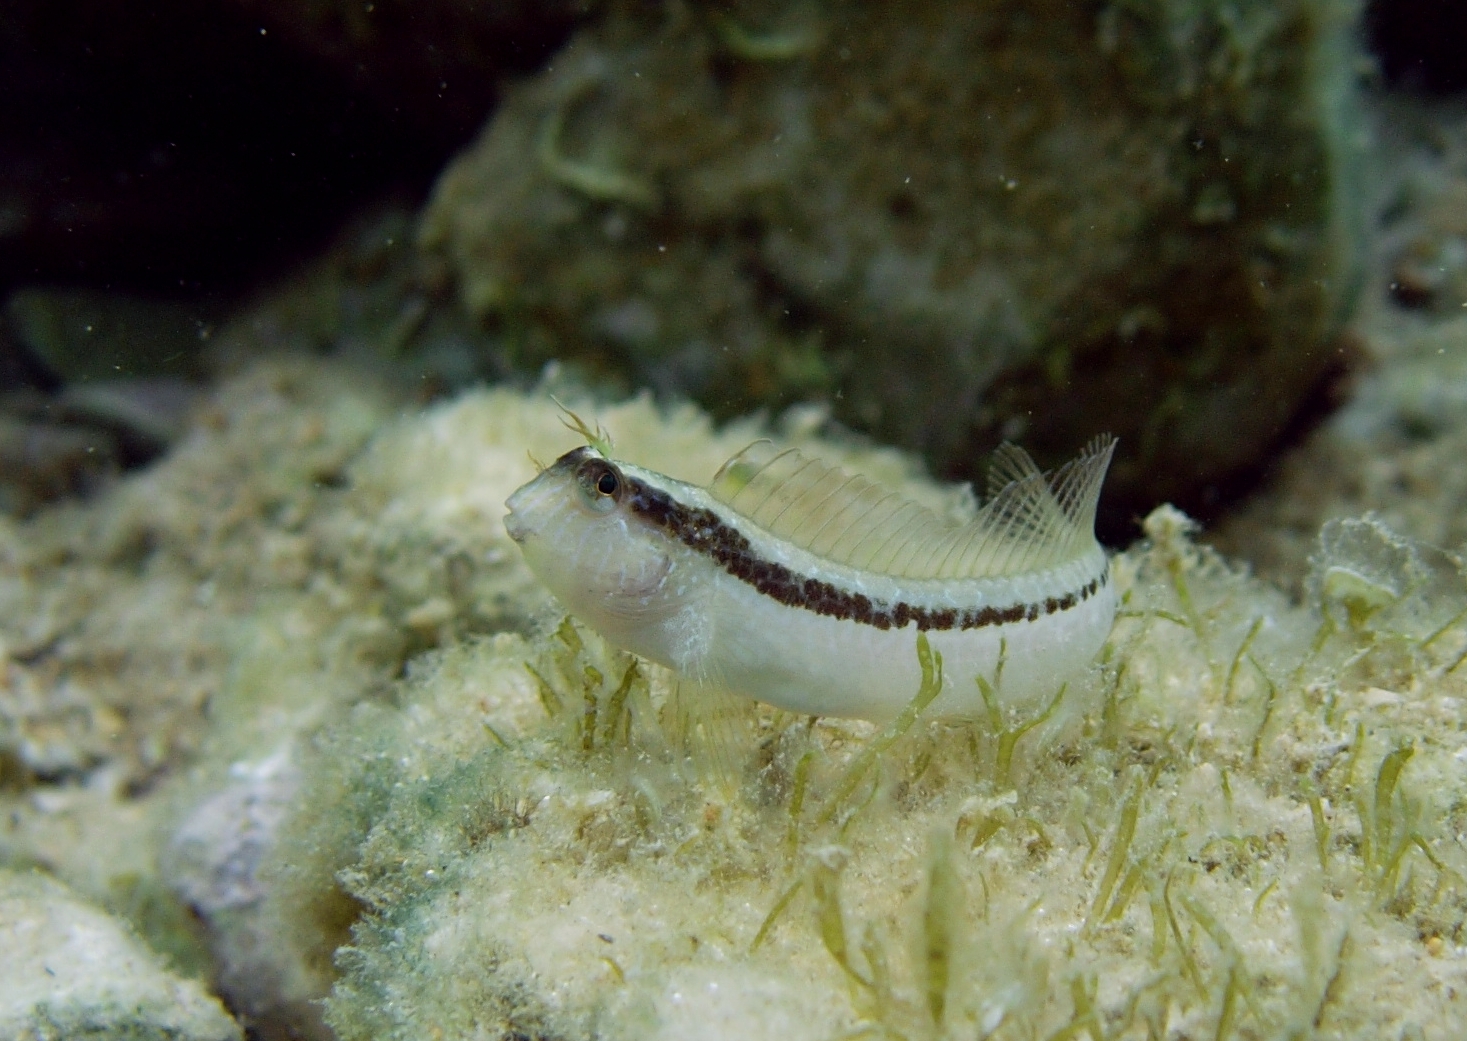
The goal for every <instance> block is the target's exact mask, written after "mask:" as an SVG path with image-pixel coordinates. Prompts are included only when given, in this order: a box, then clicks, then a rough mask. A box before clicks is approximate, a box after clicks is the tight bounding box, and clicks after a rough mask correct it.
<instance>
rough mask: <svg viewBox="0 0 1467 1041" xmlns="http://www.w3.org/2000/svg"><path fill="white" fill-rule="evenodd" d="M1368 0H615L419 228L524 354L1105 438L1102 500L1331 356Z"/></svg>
mask: <svg viewBox="0 0 1467 1041" xmlns="http://www.w3.org/2000/svg"><path fill="white" fill-rule="evenodd" d="M1353 10H1354V8H1353V6H1352V5H1351V4H1349V3H1341V2H1337V0H1288V2H1285V3H1275V2H1267V3H1265V2H1257V3H1253V2H1250V3H1244V4H1238V3H1233V2H1231V0H1229V2H1221V0H1198V2H1174V0H1147V2H1143V3H1125V4H1092V5H1073V4H1068V3H1058V2H1056V3H1041V4H1038V5H1036V4H1034V3H1032V2H1023V3H1019V2H1012V3H1003V4H993V3H956V4H954V3H947V4H927V5H911V4H896V3H886V2H877V0H873V2H846V3H840V2H838V3H833V4H827V5H819V6H817V5H807V6H801V7H798V8H782V7H775V6H773V5H769V4H760V3H749V4H740V5H736V6H735V7H734V8H732V9H729V10H727V11H722V10H720V11H719V12H716V13H715V12H712V11H708V10H703V9H699V8H683V7H678V8H673V9H667V10H666V11H664V10H663V9H662V8H657V9H656V13H651V14H649V13H646V12H638V13H633V14H628V13H626V12H622V13H621V14H615V13H613V14H612V15H609V16H608V17H606V18H605V19H604V20H603V22H602V23H601V24H599V25H598V26H596V27H595V28H592V29H587V30H583V31H582V32H581V33H580V34H579V35H578V36H577V37H576V38H575V40H574V41H573V42H572V43H571V45H570V46H569V47H568V48H567V49H566V50H565V51H563V52H562V53H561V54H560V55H558V56H557V57H556V58H555V60H554V61H553V62H552V63H551V65H550V67H549V68H548V69H547V70H546V71H545V72H544V73H543V74H541V75H540V76H538V77H536V78H535V79H533V80H531V81H530V82H528V83H526V84H524V85H522V86H520V87H519V88H517V89H516V90H515V91H513V92H512V93H511V94H510V95H509V96H508V97H507V99H506V101H505V103H504V105H503V106H502V107H501V109H500V110H499V112H498V113H497V114H496V116H495V117H494V119H493V120H492V121H491V123H490V124H489V126H488V128H487V129H486V130H485V132H484V134H483V135H482V137H481V138H480V140H479V141H478V143H477V144H476V145H475V146H474V147H473V148H471V149H470V150H469V151H468V152H467V153H465V154H464V155H463V156H462V157H461V158H460V159H459V160H458V161H457V162H455V163H454V164H453V165H452V166H451V167H450V168H449V170H448V171H447V172H446V173H445V174H444V176H443V177H442V178H441V180H440V182H439V184H438V187H437V189H436V192H435V196H434V199H433V201H432V203H431V204H430V206H429V208H428V210H427V212H426V214H425V217H424V220H423V225H422V240H423V242H424V243H425V244H426V246H427V247H428V249H429V250H430V251H432V252H434V253H436V254H438V255H440V256H441V257H442V258H443V260H444V262H445V263H446V265H447V269H448V270H449V272H450V273H451V274H452V275H453V277H454V278H455V280H456V282H457V285H458V287H459V293H460V297H461V299H462V300H463V302H464V304H465V305H466V306H467V307H468V308H469V309H470V310H471V311H472V312H473V313H475V314H477V315H478V316H480V317H481V319H482V320H484V321H486V322H488V323H490V324H491V325H493V326H495V327H497V328H499V329H501V330H502V331H503V334H504V335H505V337H506V339H507V340H508V341H509V344H510V346H511V347H512V349H513V350H514V351H515V352H516V354H517V359H518V361H519V362H520V363H521V364H527V365H531V366H537V365H539V364H540V363H542V362H543V361H545V360H546V359H548V358H557V359H577V360H579V361H580V362H581V363H582V364H584V365H586V366H588V367H590V368H593V369H596V370H599V371H601V372H603V373H607V374H612V375H617V376H620V377H622V378H625V379H627V380H628V381H629V382H630V383H631V385H634V386H643V385H649V386H652V387H656V388H659V389H662V390H666V391H675V392H678V393H682V394H691V395H693V396H695V397H696V398H698V399H699V400H701V401H702V402H704V403H705V404H706V405H707V406H708V407H710V408H711V409H713V410H714V411H715V412H716V413H717V414H720V415H733V414H739V413H741V412H743V411H746V410H748V409H749V408H751V407H753V406H756V405H769V404H779V403H783V402H788V401H791V400H797V399H801V398H807V397H813V396H823V397H829V398H831V399H833V400H834V403H835V408H836V413H837V416H838V417H839V418H841V419H843V420H845V421H847V422H849V423H852V424H854V425H856V426H858V427H860V428H862V429H866V430H870V431H874V432H877V433H879V435H880V436H881V437H882V438H883V439H884V440H888V441H891V442H894V443H897V444H901V445H904V446H906V447H909V448H914V449H918V450H921V451H923V452H924V453H925V454H926V455H927V458H928V459H929V460H930V461H931V462H933V463H934V464H935V466H936V467H937V468H938V469H939V470H940V471H944V472H948V473H961V474H965V475H972V474H973V473H974V472H975V471H976V470H977V468H978V461H979V460H980V459H981V458H982V457H983V455H984V454H985V453H984V451H983V449H986V448H987V447H988V446H990V445H991V444H992V443H993V442H994V441H996V440H997V439H998V438H999V436H1007V437H1011V438H1017V439H1021V440H1023V441H1024V442H1025V443H1026V444H1028V445H1030V446H1031V447H1034V448H1036V449H1038V450H1039V451H1040V453H1041V456H1055V457H1058V456H1060V455H1064V454H1067V453H1068V452H1069V451H1071V450H1072V449H1073V447H1074V446H1075V445H1076V444H1079V443H1081V442H1083V441H1084V440H1085V439H1086V438H1088V437H1089V436H1091V435H1092V434H1093V433H1094V432H1095V431H1096V430H1104V429H1109V430H1112V431H1114V432H1115V433H1117V434H1119V435H1120V438H1121V444H1122V449H1121V455H1120V457H1119V458H1118V460H1117V465H1116V467H1115V470H1114V473H1113V476H1112V495H1111V497H1110V499H1109V504H1110V507H1111V509H1113V510H1115V511H1118V512H1121V513H1124V512H1129V511H1133V510H1136V509H1137V508H1149V505H1150V504H1152V503H1154V502H1155V501H1156V500H1157V499H1158V498H1161V497H1171V498H1174V499H1187V498H1190V497H1193V496H1195V495H1196V494H1197V492H1198V491H1199V489H1200V488H1201V487H1202V486H1203V485H1205V484H1208V483H1215V482H1218V481H1220V480H1222V479H1224V478H1225V477H1227V476H1228V475H1229V474H1233V473H1235V472H1236V471H1238V470H1239V469H1240V468H1241V467H1244V466H1246V465H1248V464H1249V463H1251V462H1253V461H1255V460H1257V459H1258V458H1259V457H1260V455H1261V453H1262V452H1263V450H1264V449H1265V448H1266V447H1267V446H1268V445H1269V444H1271V443H1272V441H1273V440H1274V439H1275V438H1276V437H1277V435H1278V433H1279V431H1280V428H1281V427H1282V426H1283V425H1284V424H1285V423H1286V422H1287V421H1288V419H1289V418H1290V417H1291V416H1293V415H1294V414H1295V412H1296V411H1297V410H1298V408H1299V407H1300V403H1301V401H1302V400H1303V399H1304V398H1305V397H1306V396H1307V395H1308V394H1309V393H1310V391H1311V389H1312V388H1314V387H1315V386H1316V384H1317V383H1318V382H1319V380H1320V378H1321V376H1322V374H1323V373H1324V372H1325V370H1326V368H1327V367H1328V366H1329V365H1330V364H1332V359H1333V358H1335V357H1337V355H1336V353H1335V351H1334V350H1333V348H1332V347H1331V346H1330V344H1331V341H1332V339H1333V338H1334V337H1335V336H1336V334H1337V333H1338V332H1339V330H1340V327H1341V323H1342V321H1343V320H1344V318H1345V316H1346V314H1347V313H1348V310H1349V306H1350V303H1351V301H1352V299H1353V295H1354V289H1355V283H1356V280H1357V273H1358V270H1359V266H1360V265H1359V261H1360V258H1359V255H1358V251H1359V247H1358V244H1357V243H1356V241H1355V238H1356V236H1355V230H1356V227H1355V226H1356V223H1357V222H1356V219H1355V213H1354V207H1355V206H1356V205H1357V204H1358V200H1357V199H1356V198H1355V197H1354V196H1352V194H1351V192H1350V186H1351V183H1352V167H1353V166H1354V165H1355V163H1356V162H1357V156H1356V152H1357V150H1358V147H1359V130H1358V127H1357V125H1356V122H1355V118H1354V116H1353V110H1352V107H1351V103H1350V101H1351V85H1350V80H1351V76H1352V72H1351V69H1352V65H1351V62H1352V60H1353V59H1352V51H1351V44H1350V31H1351V18H1352V15H1353ZM1245 412H1246V414H1247V415H1248V416H1249V417H1250V418H1249V420H1248V421H1247V422H1245V423H1240V422H1239V421H1238V417H1239V416H1240V415H1242V414H1244V413H1245ZM1143 488H1144V491H1143Z"/></svg>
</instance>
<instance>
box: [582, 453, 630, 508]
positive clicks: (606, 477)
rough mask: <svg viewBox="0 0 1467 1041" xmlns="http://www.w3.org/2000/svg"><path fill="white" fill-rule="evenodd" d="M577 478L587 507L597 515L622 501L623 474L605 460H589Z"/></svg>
mask: <svg viewBox="0 0 1467 1041" xmlns="http://www.w3.org/2000/svg"><path fill="white" fill-rule="evenodd" d="M576 477H577V479H578V483H579V484H580V486H581V494H582V497H583V498H584V500H585V503H586V505H587V506H589V507H590V508H591V509H593V510H595V511H596V512H597V513H605V512H606V511H608V510H610V509H612V508H613V507H615V505H616V503H617V502H618V500H620V499H621V490H622V479H621V474H619V473H617V471H616V467H614V466H612V465H611V464H610V463H608V462H606V461H605V460H604V459H590V460H587V461H586V462H585V463H584V464H583V465H582V466H581V469H580V472H579V473H578V474H576Z"/></svg>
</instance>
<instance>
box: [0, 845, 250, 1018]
mask: <svg viewBox="0 0 1467 1041" xmlns="http://www.w3.org/2000/svg"><path fill="white" fill-rule="evenodd" d="M0 933H3V935H4V938H5V942H4V943H0V1036H3V1037H7V1038H17V1039H21V1038H26V1039H29V1038H36V1039H49V1038H91V1037H95V1038H129V1039H135V1041H240V1039H241V1038H243V1036H244V1033H243V1031H241V1030H240V1028H239V1025H238V1024H236V1023H235V1021H234V1020H233V1019H232V1018H230V1016H229V1013H227V1012H225V1011H224V1008H223V1006H221V1005H220V1004H219V1001H218V999H217V998H215V997H213V996H211V995H210V994H209V993H208V992H207V991H206V990H205V989H204V987H203V986H202V985H200V984H199V983H198V982H197V981H195V980H187V979H181V978H179V977H178V976H175V975H174V974H173V973H172V972H170V971H169V970H168V969H167V968H166V967H165V966H164V965H163V964H162V963H161V962H160V960H159V959H158V957H157V955H155V954H154V953H153V952H152V951H150V950H148V949H147V947H146V946H145V945H144V944H143V943H141V942H140V941H139V940H138V939H137V937H135V936H133V935H132V934H131V932H130V931H129V930H128V928H127V926H126V925H125V924H124V923H122V922H120V921H118V920H117V919H116V918H113V917H111V916H110V915H108V914H106V913H105V912H103V911H102V910H100V909H99V908H97V907H94V906H91V905H90V904H88V903H86V902H85V901H83V900H81V899H79V898H78V897H77V896H76V895H75V894H73V893H71V892H69V891H68V890H67V889H66V887H65V886H63V885H61V884H60V883H58V882H56V881H55V880H54V879H51V878H48V877H47V876H45V875H43V874H40V873H38V872H31V873H24V872H16V871H6V870H3V869H0Z"/></svg>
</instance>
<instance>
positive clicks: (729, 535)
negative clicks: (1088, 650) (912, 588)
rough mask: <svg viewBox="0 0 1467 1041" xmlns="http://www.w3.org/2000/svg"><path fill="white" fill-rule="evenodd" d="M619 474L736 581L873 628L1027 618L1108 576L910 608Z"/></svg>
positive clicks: (631, 493) (665, 526)
mask: <svg viewBox="0 0 1467 1041" xmlns="http://www.w3.org/2000/svg"><path fill="white" fill-rule="evenodd" d="M624 479H625V481H626V492H627V494H626V496H625V498H624V499H623V502H624V503H625V504H626V506H627V507H628V508H629V509H630V510H631V511H632V512H633V513H635V514H636V515H637V516H639V517H641V518H643V519H644V520H646V521H647V522H648V523H651V524H654V525H656V526H657V527H659V528H661V529H662V530H664V531H666V532H667V533H668V534H669V535H671V536H672V537H673V538H675V539H677V540H678V541H679V542H681V543H682V544H683V545H685V546H687V547H689V548H690V549H692V550H694V551H696V552H698V553H701V554H703V555H704V556H705V557H708V558H709V559H711V560H712V561H714V563H716V564H718V565H719V566H720V567H722V568H723V569H724V570H725V571H727V572H728V573H729V574H730V575H732V576H734V578H737V579H738V580H739V581H741V582H746V583H748V584H749V585H751V586H753V587H754V588H755V589H757V590H758V591H759V592H760V593H763V594H764V595H765V596H767V597H770V598H772V599H774V600H777V601H778V602H779V603H781V604H784V605H786V606H787V607H799V608H803V609H804V610H806V611H814V612H815V613H816V614H820V615H825V616H827V617H830V618H838V619H841V620H842V621H852V622H858V623H860V624H861V625H871V626H875V627H876V628H877V629H902V628H905V627H906V626H907V625H909V624H912V623H916V626H917V628H918V629H921V630H924V631H927V630H938V631H942V630H949V629H981V628H983V627H984V626H988V625H1008V624H1011V623H1013V622H1022V621H1030V622H1032V621H1034V620H1036V619H1037V618H1039V617H1040V616H1042V615H1050V614H1055V613H1056V612H1059V611H1068V610H1069V609H1070V608H1072V607H1074V606H1075V605H1077V604H1080V603H1083V602H1084V601H1086V600H1089V599H1090V598H1091V597H1092V596H1094V595H1095V593H1096V591H1098V590H1099V589H1100V588H1101V587H1102V586H1103V585H1105V583H1106V582H1108V581H1109V580H1110V572H1109V569H1107V570H1106V571H1104V572H1102V573H1101V574H1100V575H1099V576H1098V577H1096V578H1092V579H1091V580H1090V581H1089V582H1087V583H1086V584H1085V585H1083V586H1081V587H1080V588H1079V589H1077V590H1074V591H1073V592H1070V593H1066V594H1065V595H1064V596H1051V597H1046V598H1045V599H1043V600H1038V601H1035V602H1034V603H1031V604H1024V603H1018V604H1012V605H1010V606H1008V607H978V608H970V609H967V610H958V609H957V608H953V607H918V606H915V605H913V604H908V603H904V602H901V601H898V602H896V603H885V602H882V601H877V600H872V599H871V598H870V597H868V596H865V595H863V594H861V593H850V592H847V591H846V590H844V589H840V588H838V587H836V586H834V585H831V584H830V583H829V582H822V581H821V580H820V579H818V578H807V577H805V576H803V575H799V574H796V573H795V572H793V571H791V570H790V569H789V568H787V567H785V566H784V565H783V564H776V563H773V562H772V561H768V560H761V559H760V558H759V556H758V555H757V554H756V553H755V552H754V548H753V546H751V545H750V543H749V540H748V539H747V538H745V537H744V536H743V535H742V534H740V533H739V532H738V531H736V530H735V529H733V528H731V527H729V526H728V525H727V524H725V523H723V521H722V520H721V519H720V518H719V516H718V514H716V513H714V512H713V511H712V510H707V509H695V508H693V507H690V506H685V505H683V504H682V503H680V502H678V501H677V500H676V499H673V498H672V497H671V496H670V495H668V494H667V493H666V492H664V491H662V490H661V489H660V488H653V487H651V486H650V485H647V484H645V483H643V482H642V481H638V480H636V479H634V478H631V477H625V478H624Z"/></svg>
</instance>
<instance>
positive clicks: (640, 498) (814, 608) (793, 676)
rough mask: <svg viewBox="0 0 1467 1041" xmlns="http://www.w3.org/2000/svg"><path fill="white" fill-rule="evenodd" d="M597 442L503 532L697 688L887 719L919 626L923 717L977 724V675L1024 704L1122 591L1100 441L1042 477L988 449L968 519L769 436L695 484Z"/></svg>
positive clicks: (898, 701)
mask: <svg viewBox="0 0 1467 1041" xmlns="http://www.w3.org/2000/svg"><path fill="white" fill-rule="evenodd" d="M593 441H595V442H596V443H595V445H594V446H592V445H588V446H586V447H582V448H577V449H575V450H574V451H571V452H568V453H566V454H565V455H563V456H561V457H560V458H559V459H557V460H556V461H555V463H554V464H552V465H551V466H549V467H547V468H546V469H545V470H543V471H542V472H541V473H540V475H539V476H538V477H536V478H535V479H534V480H532V481H531V482H530V483H528V484H526V485H525V486H523V487H522V488H520V489H519V490H518V491H516V492H515V493H514V495H512V496H511V497H510V498H509V500H508V502H507V503H506V505H507V506H508V508H509V511H510V512H509V515H508V516H507V517H506V518H505V527H506V529H507V530H508V532H509V535H510V537H511V538H512V539H514V540H515V541H516V542H517V543H519V545H520V548H521V549H522V550H523V552H524V555H525V559H526V561H527V562H528V563H529V566H530V568H531V570H532V571H534V573H535V574H536V575H537V576H538V577H539V578H540V580H541V581H542V582H543V583H544V584H545V585H546V586H547V587H548V588H549V589H550V591H551V592H552V593H554V594H555V595H556V597H558V598H559V599H560V601H561V602H562V604H563V605H564V606H565V607H566V609H567V610H569V611H570V612H571V613H572V614H573V615H575V616H577V617H578V618H580V619H581V620H582V621H584V622H585V623H587V624H588V625H590V626H591V627H593V628H595V629H597V630H598V631H600V632H601V634H602V635H603V636H605V637H606V638H607V639H608V640H610V641H611V642H612V643H613V644H616V645H617V646H620V647H622V648H624V649H626V650H629V651H632V652H634V653H637V654H640V655H642V656H644V657H646V658H650V659H652V660H653V661H656V662H660V663H662V664H664V665H667V666H669V667H671V668H672V669H674V670H676V671H677V672H678V673H679V674H680V675H681V676H683V677H684V678H686V679H689V680H692V681H694V682H696V683H700V684H707V685H710V686H714V687H718V688H721V689H724V690H727V691H732V692H735V693H740V694H745V695H748V696H750V697H753V698H757V699H759V700H761V701H765V702H768V703H770V704H773V705H776V706H778V707H781V708H785V709H789V710H791V711H794V712H800V713H809V714H813V715H821V716H852V717H859V718H865V719H872V720H877V721H882V720H887V719H890V718H891V717H893V716H895V715H896V714H897V713H898V712H899V711H900V710H901V709H902V707H903V706H904V705H905V704H906V703H907V702H908V701H909V700H910V699H911V697H912V694H913V692H914V691H915V690H916V689H917V680H918V678H919V673H918V669H917V658H916V655H915V654H914V644H915V641H916V633H917V632H918V631H922V632H925V633H926V635H927V638H928V640H929V641H930V643H931V646H932V648H933V649H934V650H936V651H939V652H940V653H941V654H942V656H943V660H944V675H945V680H944V684H945V689H944V690H943V692H942V693H941V694H940V695H939V696H938V697H937V699H936V700H935V701H934V702H933V704H932V706H931V708H930V710H929V711H930V713H931V714H933V715H939V716H949V717H976V716H980V715H981V714H983V712H984V711H985V705H984V701H983V699H982V696H981V691H980V686H979V684H978V683H977V682H975V678H976V677H979V676H981V677H984V678H985V680H986V681H988V682H989V684H990V686H992V683H993V681H994V680H995V679H996V678H997V679H998V684H999V689H998V691H997V697H998V700H999V703H1000V704H1001V705H1002V706H1003V707H1004V708H1006V709H1017V710H1021V711H1023V710H1032V709H1033V708H1034V707H1036V706H1042V705H1043V704H1044V703H1046V702H1047V701H1048V699H1050V698H1051V697H1053V695H1054V694H1055V692H1056V691H1057V689H1058V688H1059V686H1060V685H1061V684H1062V683H1064V682H1065V681H1067V680H1069V679H1072V678H1073V677H1074V676H1075V675H1077V674H1078V673H1080V672H1081V671H1083V670H1084V669H1085V668H1086V666H1087V665H1088V664H1089V663H1090V661H1091V660H1092V659H1093V658H1094V656H1095V654H1096V652H1097V651H1098V650H1099V649H1100V646H1101V644H1102V643H1104V642H1105V639H1106V636H1107V635H1108V634H1109V632H1110V628H1111V622H1112V620H1113V619H1114V616H1115V608H1116V595H1115V591H1114V588H1113V586H1112V583H1111V580H1110V567H1109V563H1108V561H1107V558H1106V555H1105V551H1104V550H1103V549H1102V548H1101V546H1100V544H1099V543H1098V542H1097V541H1096V539H1095V534H1094V525H1095V506H1096V502H1097V500H1098V498H1099V496H1100V487H1101V483H1102V481H1103V480H1104V477H1105V472H1106V469H1107V467H1108V466H1109V464H1110V458H1111V454H1112V452H1113V450H1114V447H1115V441H1114V439H1112V438H1110V437H1099V438H1096V439H1095V440H1093V441H1092V442H1091V443H1090V444H1089V445H1088V446H1087V447H1086V448H1085V450H1084V451H1083V452H1082V453H1081V454H1080V455H1079V457H1078V458H1076V459H1074V460H1072V461H1071V462H1069V463H1067V464H1065V465H1064V466H1062V467H1060V468H1059V469H1058V470H1055V471H1054V472H1052V473H1048V474H1046V473H1041V472H1040V470H1039V469H1038V467H1036V466H1035V465H1034V462H1033V461H1032V460H1031V459H1030V458H1029V456H1028V455H1027V454H1026V453H1025V452H1024V451H1023V450H1022V449H1019V448H1017V447H1014V446H1012V445H1004V446H1002V447H1001V448H1000V449H999V450H998V452H997V453H995V456H994V460H993V463H992V465H991V469H990V475H989V491H990V494H989V496H988V499H987V501H986V503H985V504H984V505H983V506H982V508H981V509H980V510H979V511H978V512H977V515H976V516H975V517H973V519H972V520H970V521H968V522H967V523H964V524H956V523H953V522H951V521H949V520H947V519H945V518H943V517H942V516H940V515H939V514H937V513H936V512H934V511H932V510H930V509H928V508H927V507H925V506H923V505H920V504H918V503H916V502H912V501H910V500H908V499H905V498H903V497H902V496H900V495H898V494H895V493H892V492H889V491H886V490H884V489H882V488H881V487H879V486H878V485H876V484H875V483H873V482H871V481H869V480H867V479H866V478H864V477H860V476H855V475H851V474H849V473H846V472H845V471H843V470H841V469H840V468H838V467H835V466H831V465H828V464H826V463H823V462H821V461H819V460H817V459H813V458H810V457H808V456H806V455H804V454H802V453H800V452H798V451H796V450H793V449H787V450H784V451H780V450H778V449H777V448H776V447H775V446H774V445H772V444H771V443H769V442H767V441H757V442H755V443H754V444H752V445H750V446H749V447H748V448H746V449H745V450H744V451H742V452H740V453H739V454H738V455H736V456H734V457H733V458H732V459H730V460H729V461H728V462H727V463H725V464H724V465H723V467H722V468H720V469H719V471H718V473H717V474H716V475H715V476H714V478H713V480H712V482H710V483H709V485H708V486H707V487H698V486H696V485H692V484H687V483H684V482H682V481H676V480H673V479H672V478H670V477H666V476H664V475H662V474H659V473H655V472H652V471H650V470H645V469H642V468H641V467H637V466H633V465H631V464H629V463H625V462H618V461H614V460H612V459H610V458H607V455H606V450H607V445H606V444H605V442H604V441H599V440H597V439H594V438H593ZM1001 655H1002V658H1003V664H1002V668H1001V677H998V676H997V675H996V674H997V673H998V672H999V671H1000V656H1001Z"/></svg>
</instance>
